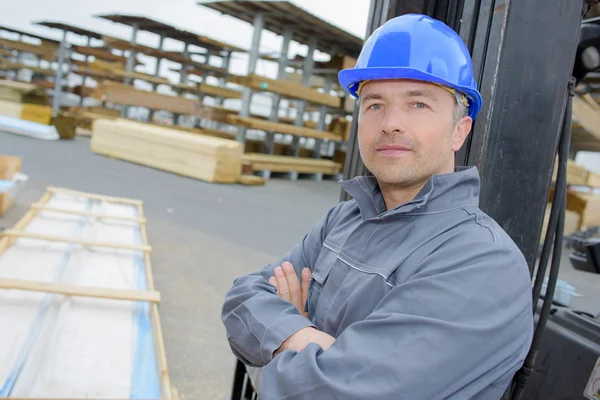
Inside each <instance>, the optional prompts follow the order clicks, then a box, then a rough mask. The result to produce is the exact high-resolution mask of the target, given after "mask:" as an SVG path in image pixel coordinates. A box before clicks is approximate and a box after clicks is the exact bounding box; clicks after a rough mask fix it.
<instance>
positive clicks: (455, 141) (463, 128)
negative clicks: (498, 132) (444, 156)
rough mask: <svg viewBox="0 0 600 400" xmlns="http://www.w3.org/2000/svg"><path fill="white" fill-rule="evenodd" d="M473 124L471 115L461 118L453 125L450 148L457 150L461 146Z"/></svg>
mask: <svg viewBox="0 0 600 400" xmlns="http://www.w3.org/2000/svg"><path fill="white" fill-rule="evenodd" d="M472 126H473V119H471V117H463V118H461V119H460V120H459V121H458V122H457V123H456V126H455V127H454V133H453V136H452V150H453V151H458V150H460V148H461V147H462V145H463V143H464V142H465V139H466V138H467V136H468V135H469V132H471V127H472Z"/></svg>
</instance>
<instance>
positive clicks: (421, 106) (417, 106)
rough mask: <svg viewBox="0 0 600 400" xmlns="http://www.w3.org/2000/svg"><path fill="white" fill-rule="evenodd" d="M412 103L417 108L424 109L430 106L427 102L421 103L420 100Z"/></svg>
mask: <svg viewBox="0 0 600 400" xmlns="http://www.w3.org/2000/svg"><path fill="white" fill-rule="evenodd" d="M412 105H413V107H415V108H421V109H424V108H428V107H429V106H428V105H427V104H425V103H420V102H416V103H412Z"/></svg>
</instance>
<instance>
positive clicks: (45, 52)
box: [0, 38, 57, 61]
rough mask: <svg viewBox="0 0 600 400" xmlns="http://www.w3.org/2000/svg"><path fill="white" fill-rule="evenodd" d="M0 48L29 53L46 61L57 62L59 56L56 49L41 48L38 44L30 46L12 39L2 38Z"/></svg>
mask: <svg viewBox="0 0 600 400" xmlns="http://www.w3.org/2000/svg"><path fill="white" fill-rule="evenodd" d="M0 47H3V48H5V49H12V50H17V51H23V52H27V53H32V54H35V55H37V56H40V57H42V58H43V59H44V60H46V61H56V59H57V54H56V48H52V47H48V46H41V45H37V44H30V43H26V42H21V41H18V40H10V39H1V38H0Z"/></svg>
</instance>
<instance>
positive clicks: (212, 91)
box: [198, 83, 242, 99]
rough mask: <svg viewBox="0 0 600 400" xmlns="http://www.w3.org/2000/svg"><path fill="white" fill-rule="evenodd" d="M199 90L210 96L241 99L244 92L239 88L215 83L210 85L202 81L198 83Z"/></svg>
mask: <svg viewBox="0 0 600 400" xmlns="http://www.w3.org/2000/svg"><path fill="white" fill-rule="evenodd" d="M198 91H199V92H200V93H204V94H206V95H209V96H215V97H223V98H225V99H241V98H242V92H240V91H239V90H234V89H228V88H224V87H219V86H215V85H209V84H207V83H201V84H199V85H198Z"/></svg>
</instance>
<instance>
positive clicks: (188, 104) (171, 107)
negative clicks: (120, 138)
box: [91, 78, 237, 118]
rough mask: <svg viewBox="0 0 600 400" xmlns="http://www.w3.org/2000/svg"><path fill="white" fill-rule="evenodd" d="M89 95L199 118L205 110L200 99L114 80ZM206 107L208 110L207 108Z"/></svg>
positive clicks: (128, 104) (213, 89) (202, 88)
mask: <svg viewBox="0 0 600 400" xmlns="http://www.w3.org/2000/svg"><path fill="white" fill-rule="evenodd" d="M157 79H160V78H157ZM210 86H211V85H205V86H201V87H199V90H200V91H202V90H204V89H206V87H210ZM215 89H216V91H215ZM209 90H212V93H219V94H224V95H225V94H227V91H229V92H234V93H229V94H230V95H236V96H237V92H235V91H232V90H230V89H224V88H217V87H215V86H212V89H209ZM91 96H92V97H94V98H97V99H100V100H102V101H107V102H111V103H116V104H121V105H126V106H138V107H145V108H148V109H151V110H165V111H170V112H173V113H177V114H183V115H190V116H195V117H200V118H202V117H203V114H204V112H205V111H204V107H205V106H203V104H202V101H201V100H198V99H189V98H186V97H183V96H171V95H167V94H161V93H156V92H149V91H145V90H139V89H135V88H133V87H131V86H128V85H123V84H120V83H116V82H108V81H105V82H102V83H101V84H100V85H98V87H96V88H95V89H94V90H93V91H92V94H91ZM206 109H207V110H209V108H206Z"/></svg>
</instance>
